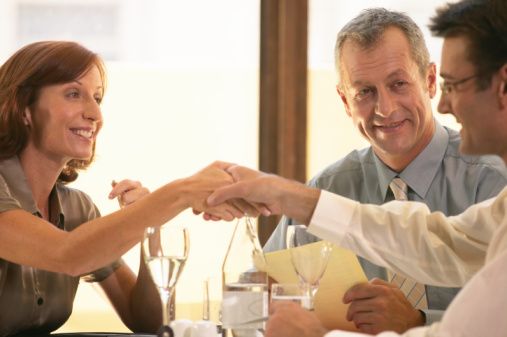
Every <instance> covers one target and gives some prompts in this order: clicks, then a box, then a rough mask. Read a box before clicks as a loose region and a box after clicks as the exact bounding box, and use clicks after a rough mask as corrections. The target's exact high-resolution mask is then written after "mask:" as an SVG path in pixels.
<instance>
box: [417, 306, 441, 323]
mask: <svg viewBox="0 0 507 337" xmlns="http://www.w3.org/2000/svg"><path fill="white" fill-rule="evenodd" d="M421 311H422V312H424V315H426V323H425V324H424V325H432V324H433V323H435V322H440V321H441V320H442V316H444V312H445V311H444V310H428V309H426V310H421Z"/></svg>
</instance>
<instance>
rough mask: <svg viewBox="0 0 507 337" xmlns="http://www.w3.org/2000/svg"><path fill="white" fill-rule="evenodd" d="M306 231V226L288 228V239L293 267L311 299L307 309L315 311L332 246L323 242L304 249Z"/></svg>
mask: <svg viewBox="0 0 507 337" xmlns="http://www.w3.org/2000/svg"><path fill="white" fill-rule="evenodd" d="M306 230H307V227H306V226H305V225H292V226H288V228H287V236H286V238H287V248H289V251H290V255H291V262H292V266H293V267H294V270H295V271H296V274H297V275H298V278H299V282H300V283H301V287H302V288H303V289H304V290H305V292H306V294H307V295H308V298H309V301H308V303H307V306H305V307H306V309H308V310H313V309H314V307H313V305H314V303H313V301H314V297H315V293H316V292H317V290H318V288H319V282H320V279H321V278H322V275H324V272H325V271H326V267H327V263H328V261H329V256H330V255H331V250H332V245H331V244H330V243H329V242H327V241H321V242H320V244H319V245H317V246H313V247H304V245H305V244H306V243H307V240H305V233H306ZM305 241H306V242H305Z"/></svg>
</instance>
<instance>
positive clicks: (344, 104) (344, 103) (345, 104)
mask: <svg viewBox="0 0 507 337" xmlns="http://www.w3.org/2000/svg"><path fill="white" fill-rule="evenodd" d="M336 92H338V95H339V96H340V98H341V99H342V102H343V106H345V112H346V113H347V115H348V116H349V117H351V114H350V106H349V103H348V101H347V96H345V91H344V90H343V89H342V88H340V85H339V84H338V85H336Z"/></svg>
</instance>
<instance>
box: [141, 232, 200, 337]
mask: <svg viewBox="0 0 507 337" xmlns="http://www.w3.org/2000/svg"><path fill="white" fill-rule="evenodd" d="M189 249H190V242H189V235H188V229H187V228H184V227H179V226H177V225H173V224H165V225H163V226H161V227H148V228H147V229H146V230H145V232H144V239H143V243H142V251H143V257H144V261H145V263H146V266H147V267H148V270H149V271H150V274H151V277H152V279H153V282H154V283H155V285H156V286H157V289H158V292H159V294H160V299H161V301H162V320H163V326H162V327H161V330H160V331H159V336H163V337H166V336H167V337H169V336H170V334H169V332H168V331H167V330H168V329H169V328H168V327H169V321H170V318H169V317H170V314H171V308H170V306H171V296H172V294H173V292H174V288H175V286H176V283H177V282H178V279H179V277H180V275H181V272H182V271H183V267H184V266H185V262H186V260H187V257H188V251H189Z"/></svg>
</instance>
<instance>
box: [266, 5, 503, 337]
mask: <svg viewBox="0 0 507 337" xmlns="http://www.w3.org/2000/svg"><path fill="white" fill-rule="evenodd" d="M335 57H336V68H337V73H338V77H339V84H338V85H337V91H338V94H339V96H340V97H341V100H342V101H343V104H344V105H345V110H346V113H347V114H348V115H349V116H350V117H351V118H352V121H353V123H354V125H355V126H356V127H357V129H358V130H359V132H360V133H361V134H362V135H363V136H364V138H366V139H367V140H368V141H369V142H370V144H371V146H370V147H368V148H366V149H363V150H359V151H353V152H352V153H350V154H349V155H348V156H346V157H345V158H343V159H341V160H339V161H338V162H336V163H334V164H333V165H331V166H329V167H328V168H326V169H325V170H324V171H322V172H321V173H320V174H319V175H318V176H316V177H315V178H314V179H312V180H311V181H310V183H309V185H310V186H313V187H317V188H320V189H325V190H328V191H330V192H333V193H336V194H339V195H342V196H345V197H348V198H351V199H354V200H357V201H360V202H362V203H372V204H383V203H385V202H387V201H390V200H393V199H395V197H397V196H398V198H403V199H407V200H414V201H420V202H424V203H425V204H426V205H427V206H428V207H429V208H430V210H432V211H441V212H443V213H444V214H447V215H455V214H459V213H461V212H463V211H464V210H465V209H466V208H467V207H469V206H470V205H472V204H474V203H477V202H480V201H482V200H485V199H488V198H491V197H493V196H495V195H497V194H498V192H499V191H500V190H501V189H502V188H503V187H504V186H505V184H506V182H507V180H506V176H505V170H504V165H503V163H502V161H501V160H500V159H499V158H491V157H472V156H462V155H460V154H459V152H458V147H459V144H460V139H459V135H458V133H457V132H455V131H453V130H450V129H448V128H445V127H443V126H441V125H440V124H439V123H438V122H437V121H435V119H434V117H433V113H432V109H431V99H432V98H433V97H434V96H435V93H436V76H437V75H436V69H435V65H434V64H433V63H431V62H430V60H429V53H428V50H427V48H426V45H425V43H424V39H423V35H422V32H421V31H420V29H419V27H417V25H416V24H415V23H414V22H413V21H412V20H411V19H410V18H409V17H408V16H406V15H405V14H402V13H398V12H394V11H388V10H385V9H382V8H375V9H369V10H366V11H363V12H362V13H360V14H359V15H358V16H357V17H356V18H354V19H353V20H351V21H350V22H349V23H347V24H346V25H345V26H344V27H343V28H342V29H341V31H340V32H339V33H338V37H337V42H336V49H335ZM472 79H473V77H470V78H465V79H464V80H460V81H457V82H450V79H447V81H444V85H443V89H444V95H445V94H447V92H448V91H449V90H452V89H453V88H454V87H456V88H459V87H461V86H464V85H466V84H467V83H468V81H471V80H472ZM398 182H400V184H405V186H406V191H405V190H404V191H405V194H404V196H400V195H398V193H395V191H393V190H392V189H393V188H396V187H395V186H394V187H393V185H392V184H393V183H398ZM294 223H295V221H294V220H292V219H289V218H283V219H282V221H281V222H280V224H279V225H278V227H277V228H276V230H275V232H274V233H273V235H272V236H271V238H270V239H269V241H268V242H267V244H266V246H265V247H264V250H265V251H273V250H279V249H283V248H285V233H286V230H287V226H289V225H292V224H294ZM315 240H317V238H316V237H311V236H309V235H307V237H306V240H305V241H307V242H311V241H315ZM360 262H361V265H362V266H363V269H364V270H365V273H366V275H367V276H368V278H369V279H370V280H372V281H370V282H369V283H365V284H361V285H358V286H355V287H353V288H352V289H350V290H349V291H348V292H347V294H346V297H345V300H346V302H347V303H350V307H349V311H348V313H347V318H348V319H349V320H351V321H353V322H354V323H355V325H356V326H357V327H358V328H359V329H360V330H361V331H363V332H367V333H379V332H381V331H385V330H394V331H398V332H403V331H405V330H407V329H409V328H411V327H415V326H420V325H425V324H426V325H430V324H432V323H434V322H436V321H438V320H440V319H441V317H442V315H443V313H444V310H445V309H446V308H447V306H448V304H449V303H450V302H451V300H452V299H453V298H454V296H455V295H456V294H457V292H458V290H459V289H458V288H442V287H433V286H426V287H424V286H423V285H422V284H419V285H418V284H416V283H415V282H414V281H413V280H410V279H406V278H404V277H399V276H398V275H397V274H395V273H392V272H391V271H388V270H386V269H385V268H382V267H380V266H378V265H376V264H373V263H371V262H370V261H368V260H366V259H363V258H360ZM391 281H393V282H394V281H396V282H397V284H398V285H399V286H400V287H393V284H392V282H391Z"/></svg>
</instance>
